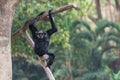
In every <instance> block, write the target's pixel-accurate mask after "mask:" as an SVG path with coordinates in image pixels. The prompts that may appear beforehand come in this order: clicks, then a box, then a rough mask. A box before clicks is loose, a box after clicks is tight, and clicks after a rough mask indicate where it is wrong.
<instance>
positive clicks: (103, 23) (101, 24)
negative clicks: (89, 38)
mask: <svg viewBox="0 0 120 80" xmlns="http://www.w3.org/2000/svg"><path fill="white" fill-rule="evenodd" d="M96 26H97V28H96V30H95V32H96V35H97V36H98V35H99V34H100V32H102V31H104V29H105V28H106V27H113V28H115V29H116V30H117V31H120V26H119V25H118V24H116V23H114V22H110V21H107V20H100V21H98V22H96Z"/></svg>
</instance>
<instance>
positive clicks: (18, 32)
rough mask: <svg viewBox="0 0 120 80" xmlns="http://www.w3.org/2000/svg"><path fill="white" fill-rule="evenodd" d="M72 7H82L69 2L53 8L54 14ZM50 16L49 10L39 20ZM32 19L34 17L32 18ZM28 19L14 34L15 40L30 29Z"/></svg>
mask: <svg viewBox="0 0 120 80" xmlns="http://www.w3.org/2000/svg"><path fill="white" fill-rule="evenodd" d="M71 8H74V9H76V10H79V9H80V8H79V7H78V6H77V5H75V4H68V5H65V6H61V7H59V8H57V9H54V10H52V12H51V13H52V14H56V13H59V12H62V11H65V10H68V9H71ZM47 16H48V12H45V13H44V14H43V15H41V17H40V19H39V20H45V19H46V17H47ZM31 19H32V18H31ZM31 19H29V20H27V21H26V22H25V24H24V26H23V27H22V28H21V29H19V30H18V31H17V32H15V33H14V34H13V35H12V41H13V40H15V39H16V38H17V37H18V36H20V35H21V34H23V33H24V32H25V31H26V30H27V29H28V23H29V22H30V20H31Z"/></svg>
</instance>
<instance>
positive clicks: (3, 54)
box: [0, 0, 17, 80]
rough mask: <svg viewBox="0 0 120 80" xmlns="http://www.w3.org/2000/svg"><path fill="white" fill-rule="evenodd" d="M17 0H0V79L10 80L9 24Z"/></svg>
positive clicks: (10, 24) (10, 23)
mask: <svg viewBox="0 0 120 80" xmlns="http://www.w3.org/2000/svg"><path fill="white" fill-rule="evenodd" d="M16 3H17V0H0V80H12V61H11V26H12V18H13V12H14V9H15V4H16Z"/></svg>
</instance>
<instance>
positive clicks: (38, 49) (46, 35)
mask: <svg viewBox="0 0 120 80" xmlns="http://www.w3.org/2000/svg"><path fill="white" fill-rule="evenodd" d="M51 11H52V10H49V12H48V13H49V19H50V23H51V26H52V28H51V29H49V30H47V31H43V30H42V31H41V30H38V29H37V28H36V27H35V22H36V21H38V19H39V17H40V16H41V15H43V14H44V12H42V13H40V14H39V15H38V16H37V17H36V18H34V19H33V20H31V22H30V24H29V29H30V31H31V33H32V38H33V41H34V43H35V47H34V51H35V53H36V54H37V55H38V56H39V57H42V56H43V55H44V54H48V55H49V61H48V62H47V66H48V67H50V66H51V65H52V64H53V61H54V58H55V56H54V54H52V53H49V52H48V49H49V40H50V37H51V35H52V34H53V33H55V32H57V27H56V25H55V21H54V19H53V17H52V16H51ZM41 37H42V38H41Z"/></svg>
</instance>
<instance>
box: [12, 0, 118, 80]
mask: <svg viewBox="0 0 120 80" xmlns="http://www.w3.org/2000/svg"><path fill="white" fill-rule="evenodd" d="M69 3H75V4H76V5H78V6H79V7H80V10H75V9H70V10H67V11H64V12H60V13H57V14H54V15H53V16H54V18H55V21H56V25H57V27H58V29H59V30H58V32H57V33H55V34H54V35H52V37H51V41H50V49H49V52H52V53H55V55H56V58H55V61H54V64H53V65H52V67H51V70H52V72H53V75H54V77H55V78H56V80H120V33H119V32H120V25H119V24H120V0H20V4H19V6H18V7H17V8H16V11H15V14H14V21H13V26H12V34H14V33H15V32H16V31H17V30H18V29H19V28H21V27H23V25H24V23H25V22H26V20H28V19H30V18H32V17H35V16H37V15H38V14H39V13H40V12H42V11H48V10H50V9H56V8H59V7H61V6H64V5H67V4H69ZM36 26H37V28H39V29H45V30H47V29H49V28H50V27H51V25H50V23H49V22H48V21H45V22H43V21H39V22H37V23H36ZM28 32H29V33H30V31H29V30H28ZM12 61H13V80H48V78H47V76H46V74H45V72H44V70H43V69H42V67H41V66H40V64H39V62H38V60H37V58H36V55H35V54H34V52H33V49H32V48H31V47H30V45H29V44H28V42H27V41H26V39H25V38H24V36H20V37H18V38H17V39H16V40H15V41H14V42H12Z"/></svg>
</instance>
